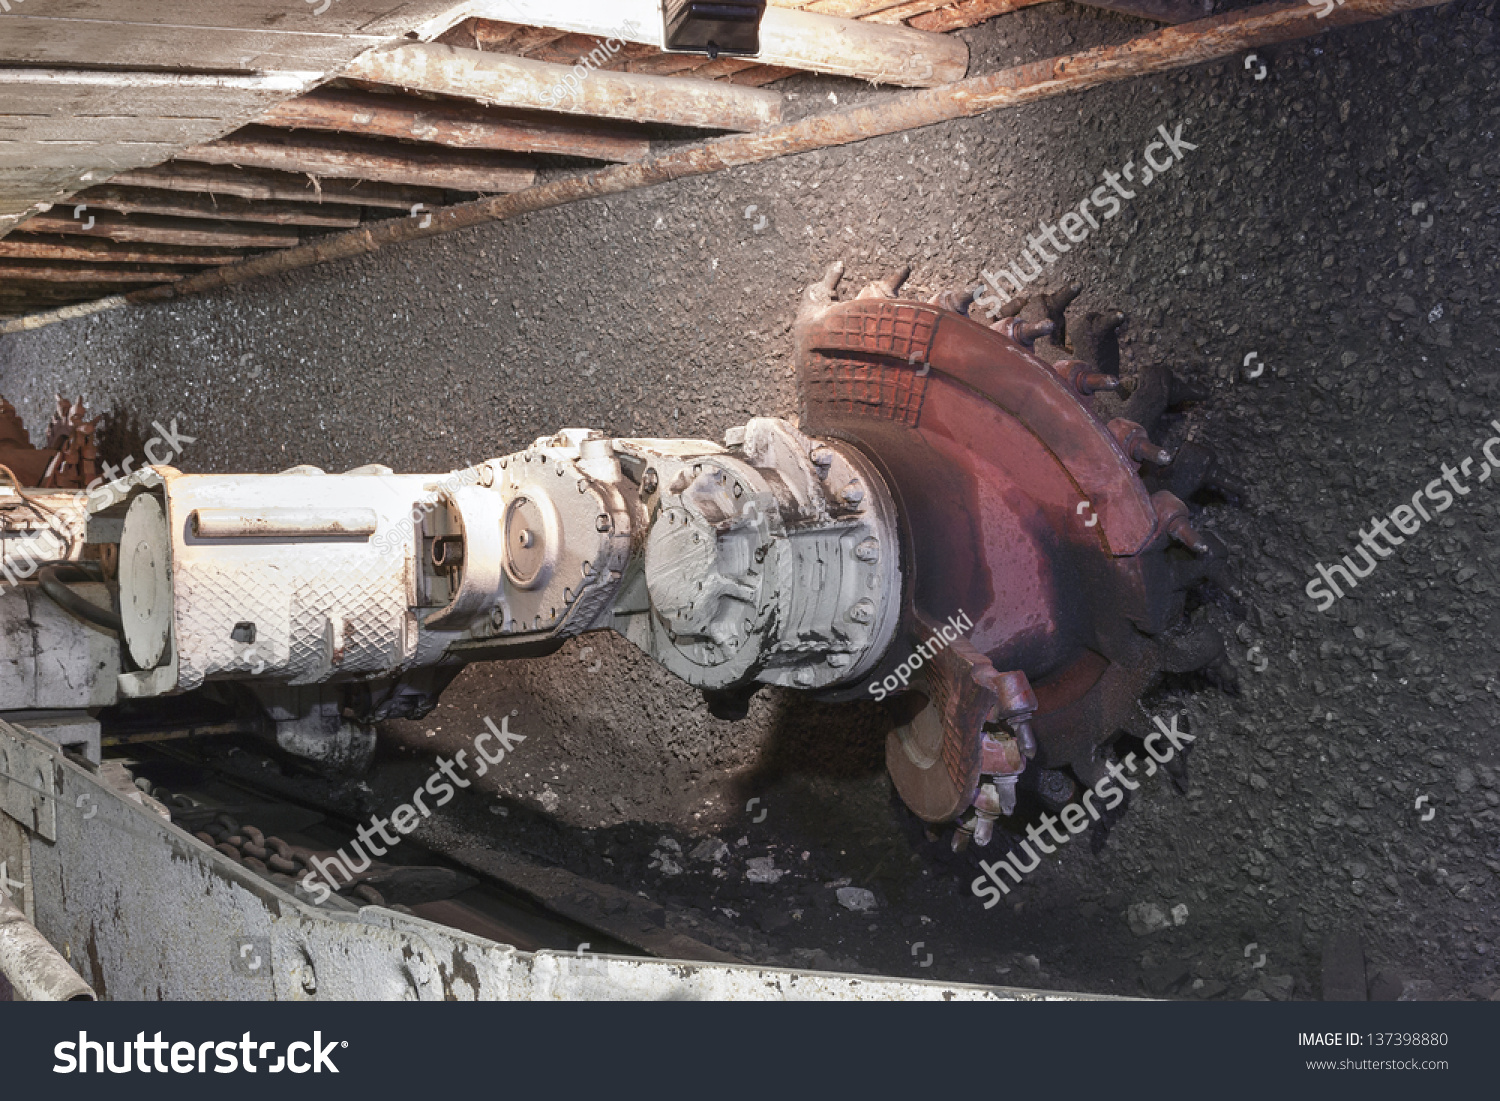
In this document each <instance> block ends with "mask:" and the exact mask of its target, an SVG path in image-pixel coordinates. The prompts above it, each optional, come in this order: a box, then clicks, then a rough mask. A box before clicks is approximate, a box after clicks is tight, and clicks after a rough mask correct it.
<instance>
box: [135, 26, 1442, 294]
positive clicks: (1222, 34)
mask: <svg viewBox="0 0 1500 1101" xmlns="http://www.w3.org/2000/svg"><path fill="white" fill-rule="evenodd" d="M1446 2H1447V0H1346V2H1345V4H1344V6H1343V7H1340V8H1335V9H1334V10H1333V12H1332V13H1330V14H1329V16H1328V17H1327V18H1326V19H1319V18H1318V16H1317V9H1315V8H1313V7H1312V6H1310V5H1308V4H1306V3H1297V4H1292V5H1285V4H1272V5H1263V6H1261V7H1256V8H1250V9H1247V10H1245V11H1240V12H1234V13H1232V14H1230V15H1222V16H1216V17H1214V18H1212V19H1203V20H1199V21H1197V22H1194V23H1187V24H1183V25H1182V26H1178V27H1166V28H1164V29H1162V30H1159V31H1155V32H1153V33H1151V34H1147V35H1142V36H1140V37H1139V38H1134V39H1131V40H1130V41H1128V42H1125V43H1122V44H1120V45H1117V46H1100V47H1096V48H1095V49H1092V50H1085V51H1083V52H1082V53H1077V54H1070V55H1068V56H1066V57H1057V58H1050V59H1048V60H1045V61H1034V62H1031V63H1029V64H1026V65H1018V66H1015V67H1014V68H1010V69H1003V70H1001V71H1000V72H998V73H992V74H990V75H988V76H980V77H972V78H970V79H968V80H963V81H960V82H958V83H957V84H950V85H948V86H946V87H943V88H932V89H928V90H924V91H916V92H904V93H901V94H900V95H897V96H895V97H893V98H892V99H890V100H887V101H885V102H883V103H880V104H877V105H874V106H870V107H857V108H853V109H851V110H847V111H841V112H837V113H835V114H831V115H819V116H815V117H813V118H808V119H803V120H802V121H800V122H795V123H790V124H787V125H784V126H776V127H772V128H770V129H767V130H761V131H758V132H755V133H750V134H736V135H733V136H730V137H724V138H717V139H715V140H713V141H709V142H706V143H704V144H702V145H695V146H691V147H689V148H686V149H679V150H674V151H672V152H670V153H664V154H663V155H661V156H659V157H652V158H650V159H649V160H645V161H641V162H639V163H638V164H627V165H615V166H613V167H610V168H606V169H601V170H599V171H597V172H589V173H586V174H583V175H578V176H570V177H567V178H565V179H561V180H555V181H553V182H551V183H547V184H543V185H541V186H538V187H531V188H528V189H526V190H525V191H518V192H516V193H515V194H512V195H503V196H497V197H495V198H491V199H481V200H478V201H476V202H471V203H463V204H461V205H459V206H452V207H447V208H444V209H442V210H437V211H434V212H433V213H432V216H431V218H430V220H429V219H428V218H427V217H426V216H425V215H424V216H423V217H422V218H421V219H417V218H402V219H399V220H391V221H387V222H379V223H377V224H375V225H369V226H365V227H363V228H361V229H357V230H352V231H350V232H348V233H340V234H332V235H329V236H327V237H325V238H323V239H321V240H319V241H316V242H312V243H309V244H305V245H302V246H299V247H297V248H294V249H288V250H286V251H284V252H281V253H278V254H275V255H272V256H263V257H258V258H256V259H253V260H247V261H244V262H242V263H239V264H235V265H233V266H231V267H227V268H219V269H216V270H214V271H208V272H203V273H201V274H199V275H194V276H190V277H189V278H187V279H184V280H182V281H181V282H178V283H174V284H172V285H171V286H170V287H153V288H151V289H149V290H143V291H135V292H132V293H131V294H130V295H128V296H127V297H128V298H129V299H130V300H131V301H136V302H145V301H155V300H159V299H164V298H171V297H174V296H178V295H184V294H195V293H197V292H199V291H207V290H215V289H217V288H219V287H228V286H233V285H235V284H237V283H243V282H246V281H248V280H251V279H257V278H260V277H261V276H264V275H273V274H277V273H280V272H285V271H290V270H293V269H295V268H301V267H307V266H309V265H312V264H320V263H323V262H324V261H328V260H343V259H347V258H349V257H353V256H362V255H365V254H367V253H370V252H374V251H375V250H376V249H379V248H383V247H384V246H386V245H390V244H395V243H397V242H401V241H412V240H416V239H419V238H422V237H435V236H437V235H438V234H440V233H448V232H451V231H453V230H456V229H467V228H469V227H471V226H476V225H483V224H484V223H486V222H496V221H504V220H506V219H509V218H514V217H517V216H518V215H521V214H529V213H532V212H534V211H538V210H547V209H550V208H552V207H558V206H563V205H565V204H567V203H573V202H578V201H579V200H582V199H591V198H597V197H599V196H603V195H615V194H619V193H620V192H623V191H634V190H636V189H638V188H643V187H653V186H656V185H657V184H663V183H669V182H671V181H673V180H679V179H683V178H686V177H692V176H703V175H708V174H709V173H713V172H719V171H722V170H723V169H726V168H733V167H737V166H739V165H746V164H756V163H759V162H763V161H769V160H775V159H777V158H779V157H789V156H792V155H794V154H797V153H806V152H810V151H812V150H815V149H827V148H830V147H832V146H839V145H850V144H853V143H854V142H859V141H863V140H865V139H866V138H871V137H876V136H879V135H882V134H893V133H898V132H900V131H903V130H914V129H917V128H919V127H923V126H932V125H934V124H936V123H940V122H947V121H949V120H951V119H956V118H964V117H967V116H971V115H979V114H983V113H985V112H987V111H994V110H998V109H1000V108H1003V107H1017V106H1020V105H1022V104H1025V103H1033V102H1036V101H1037V100H1042V99H1048V98H1050V97H1052V96H1056V95H1062V94H1064V93H1066V92H1074V91H1081V90H1083V89H1087V88H1097V87H1099V86H1100V85H1103V84H1110V83H1114V82H1116V81H1121V80H1129V79H1132V78H1134V77H1138V76H1144V75H1146V74H1148V73H1159V72H1165V71H1168V70H1171V69H1180V68H1185V67H1187V66H1189V65H1198V64H1202V63H1203V62H1206V61H1213V60H1215V59H1216V58H1220V57H1224V56H1226V55H1228V54H1233V53H1238V52H1239V51H1241V50H1245V49H1250V48H1253V47H1259V46H1267V45H1270V44H1272V43H1275V42H1286V41H1290V40H1292V39H1296V38H1305V37H1308V36H1309V35H1313V34H1317V33H1318V32H1320V31H1323V30H1327V29H1330V28H1333V27H1342V26H1350V25H1352V24H1356V23H1365V22H1369V21H1370V20H1373V19H1382V18H1385V17H1386V16H1390V15H1396V14H1398V13H1400V12H1406V11H1414V10H1417V9H1420V8H1428V7H1436V6H1437V5H1438V4H1441V3H1446Z"/></svg>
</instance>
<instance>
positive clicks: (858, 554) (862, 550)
mask: <svg viewBox="0 0 1500 1101" xmlns="http://www.w3.org/2000/svg"><path fill="white" fill-rule="evenodd" d="M854 557H855V558H858V559H859V560H860V561H861V562H874V561H876V560H878V559H879V558H880V541H879V540H878V539H876V538H875V537H874V536H873V535H872V536H871V537H870V538H868V539H865V540H863V541H862V542H861V543H860V544H859V545H858V546H856V547H855V548H854ZM861 603H865V602H864V601H861Z"/></svg>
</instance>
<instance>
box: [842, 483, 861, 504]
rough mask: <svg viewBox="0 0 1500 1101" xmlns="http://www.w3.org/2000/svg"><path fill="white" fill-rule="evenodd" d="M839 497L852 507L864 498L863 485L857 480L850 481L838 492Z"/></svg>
mask: <svg viewBox="0 0 1500 1101" xmlns="http://www.w3.org/2000/svg"><path fill="white" fill-rule="evenodd" d="M839 498H840V499H841V500H842V501H843V502H844V504H846V505H848V506H850V507H851V508H852V507H853V506H855V505H857V504H859V503H860V502H861V501H863V500H864V499H865V487H864V486H862V485H860V484H859V483H858V482H850V483H849V484H848V485H846V486H845V487H844V489H843V492H841V493H840V494H839Z"/></svg>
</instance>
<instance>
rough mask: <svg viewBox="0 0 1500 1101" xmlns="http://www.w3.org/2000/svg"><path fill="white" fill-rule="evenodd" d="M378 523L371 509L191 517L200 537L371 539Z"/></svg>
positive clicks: (238, 511)
mask: <svg viewBox="0 0 1500 1101" xmlns="http://www.w3.org/2000/svg"><path fill="white" fill-rule="evenodd" d="M378 526H379V518H378V517H377V516H376V515H375V510H374V509H369V508H316V509H310V508H260V509H243V508H200V509H195V510H194V511H193V516H192V520H191V528H192V532H193V534H194V535H195V536H197V537H198V538H199V539H293V540H295V539H336V538H348V537H357V538H364V539H368V538H369V537H370V536H372V535H374V534H375V529H376V528H377V527H378Z"/></svg>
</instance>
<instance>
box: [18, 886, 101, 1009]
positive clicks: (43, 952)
mask: <svg viewBox="0 0 1500 1101" xmlns="http://www.w3.org/2000/svg"><path fill="white" fill-rule="evenodd" d="M0 974H3V975H4V976H5V979H6V981H7V982H9V983H10V985H11V989H12V990H13V991H15V995H16V997H17V998H19V999H20V1000H21V1001H25V1002H92V1001H96V1000H97V998H96V996H95V994H94V992H93V990H92V989H90V987H89V985H88V983H86V982H84V981H83V979H82V978H80V977H79V975H78V972H76V971H74V970H73V968H72V967H70V966H69V965H68V961H67V960H65V959H63V957H62V954H61V953H60V952H58V950H57V949H56V948H53V947H52V945H51V944H49V943H48V942H47V938H46V937H44V936H42V934H41V933H39V932H38V931H37V928H36V926H34V925H32V924H31V922H29V921H27V920H26V915H25V914H23V913H22V912H21V911H20V910H18V909H16V908H15V906H13V905H12V904H11V902H10V900H9V899H8V898H6V897H5V896H4V895H0Z"/></svg>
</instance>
